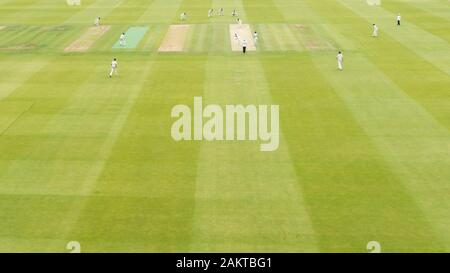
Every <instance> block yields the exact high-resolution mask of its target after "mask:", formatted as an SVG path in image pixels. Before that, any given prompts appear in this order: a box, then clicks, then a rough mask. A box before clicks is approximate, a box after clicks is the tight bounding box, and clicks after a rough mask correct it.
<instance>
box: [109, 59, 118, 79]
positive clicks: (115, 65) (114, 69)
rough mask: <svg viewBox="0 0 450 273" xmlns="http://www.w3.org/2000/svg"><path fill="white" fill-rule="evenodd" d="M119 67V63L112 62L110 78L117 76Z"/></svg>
mask: <svg viewBox="0 0 450 273" xmlns="http://www.w3.org/2000/svg"><path fill="white" fill-rule="evenodd" d="M118 65H119V63H118V62H117V61H112V62H111V72H109V76H110V77H111V76H112V75H113V74H116V75H117V66H118Z"/></svg>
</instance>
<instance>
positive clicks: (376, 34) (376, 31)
mask: <svg viewBox="0 0 450 273" xmlns="http://www.w3.org/2000/svg"><path fill="white" fill-rule="evenodd" d="M372 37H378V26H377V25H376V24H373V33H372Z"/></svg>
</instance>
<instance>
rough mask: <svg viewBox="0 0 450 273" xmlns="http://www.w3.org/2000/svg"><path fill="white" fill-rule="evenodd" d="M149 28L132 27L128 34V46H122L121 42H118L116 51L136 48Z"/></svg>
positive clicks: (115, 47)
mask: <svg viewBox="0 0 450 273" xmlns="http://www.w3.org/2000/svg"><path fill="white" fill-rule="evenodd" d="M147 30H148V27H130V28H129V29H128V30H127V31H126V32H125V35H126V44H125V46H121V45H120V41H119V40H118V41H117V42H116V43H115V44H114V46H113V48H114V49H120V48H124V49H130V48H136V46H137V45H138V44H139V42H140V41H141V40H142V38H143V37H144V35H145V33H146V32H147Z"/></svg>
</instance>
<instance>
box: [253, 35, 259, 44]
mask: <svg viewBox="0 0 450 273" xmlns="http://www.w3.org/2000/svg"><path fill="white" fill-rule="evenodd" d="M253 40H255V43H256V42H258V33H253Z"/></svg>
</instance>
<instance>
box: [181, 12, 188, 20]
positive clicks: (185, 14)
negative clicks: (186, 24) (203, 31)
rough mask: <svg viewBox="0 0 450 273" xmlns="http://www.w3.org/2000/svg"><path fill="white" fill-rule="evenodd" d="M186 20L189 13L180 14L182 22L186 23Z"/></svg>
mask: <svg viewBox="0 0 450 273" xmlns="http://www.w3.org/2000/svg"><path fill="white" fill-rule="evenodd" d="M186 19H187V13H186V12H183V13H181V14H180V20H181V21H185V20H186Z"/></svg>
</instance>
